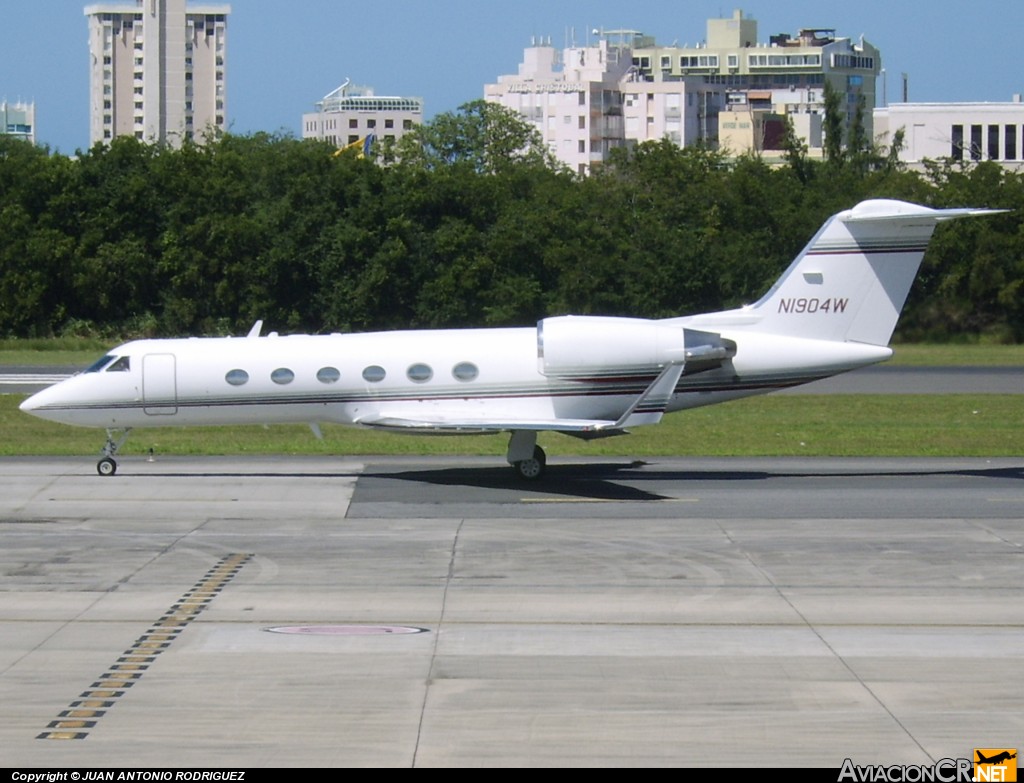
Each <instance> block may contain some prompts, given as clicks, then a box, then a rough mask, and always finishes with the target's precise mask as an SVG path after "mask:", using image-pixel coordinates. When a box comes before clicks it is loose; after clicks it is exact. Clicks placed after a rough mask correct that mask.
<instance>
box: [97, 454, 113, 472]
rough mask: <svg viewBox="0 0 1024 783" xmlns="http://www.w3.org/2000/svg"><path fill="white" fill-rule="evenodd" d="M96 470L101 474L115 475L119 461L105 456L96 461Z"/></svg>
mask: <svg viewBox="0 0 1024 783" xmlns="http://www.w3.org/2000/svg"><path fill="white" fill-rule="evenodd" d="M96 472H97V473H99V474H100V475H101V476H113V475H114V474H115V473H117V463H116V462H115V461H114V460H112V459H111V458H110V457H104V458H103V459H101V460H100V461H99V462H97V463H96Z"/></svg>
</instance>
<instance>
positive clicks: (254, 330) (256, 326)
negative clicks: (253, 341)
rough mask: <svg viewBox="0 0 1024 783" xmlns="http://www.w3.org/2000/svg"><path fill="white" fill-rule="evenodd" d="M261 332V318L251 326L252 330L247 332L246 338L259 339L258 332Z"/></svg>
mask: <svg viewBox="0 0 1024 783" xmlns="http://www.w3.org/2000/svg"><path fill="white" fill-rule="evenodd" d="M262 331H263V319H262V318H261V319H260V320H258V321H257V322H256V323H254V324H253V325H252V329H250V330H249V334H247V335H246V337H259V336H260V332H262Z"/></svg>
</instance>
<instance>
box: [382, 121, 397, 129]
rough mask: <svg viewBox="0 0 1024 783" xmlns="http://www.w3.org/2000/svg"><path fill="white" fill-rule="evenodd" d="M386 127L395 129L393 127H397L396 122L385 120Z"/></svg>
mask: <svg viewBox="0 0 1024 783" xmlns="http://www.w3.org/2000/svg"><path fill="white" fill-rule="evenodd" d="M384 127H385V128H393V127H395V121H394V120H384Z"/></svg>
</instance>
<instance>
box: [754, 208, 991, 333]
mask: <svg viewBox="0 0 1024 783" xmlns="http://www.w3.org/2000/svg"><path fill="white" fill-rule="evenodd" d="M1002 211H1005V210H998V209H931V208H929V207H921V206H918V205H916V204H908V203H907V202H904V201H892V200H888V199H875V200H871V201H862V202H861V203H860V204H858V205H857V206H855V207H854V208H853V209H849V210H846V211H845V212H840V213H839V214H837V215H833V216H832V217H831V218H829V219H828V221H827V222H826V223H825V225H824V226H822V227H821V230H820V231H818V233H817V235H816V236H815V237H814V239H812V240H811V241H810V242H809V243H808V245H807V247H805V248H804V249H803V251H802V252H801V253H800V255H798V256H797V257H796V260H794V261H793V263H792V264H791V265H790V267H789V269H787V270H786V271H785V273H784V274H783V275H782V277H780V278H779V280H778V282H776V283H775V285H774V286H772V289H771V290H770V291H769V292H768V293H767V294H765V296H764V297H763V298H762V299H761V300H760V301H758V302H757V303H756V304H754V305H753V306H752V308H751V309H752V310H753V312H754V313H756V315H757V316H759V318H758V323H757V327H756V329H757V331H759V332H768V333H771V334H782V335H791V336H797V337H812V338H816V339H820V340H834V341H840V342H844V341H852V342H860V343H868V344H871V345H882V346H884V345H888V343H889V338H891V337H892V333H893V330H894V329H895V328H896V321H897V319H898V318H899V316H900V311H901V310H902V309H903V303H904V302H905V301H906V299H907V294H908V293H909V292H910V286H911V285H912V284H913V282H914V277H915V276H916V275H917V269H918V267H919V266H920V264H921V259H922V258H923V257H924V251H925V250H926V249H927V247H928V242H929V240H930V239H931V236H932V232H933V231H934V230H935V226H936V225H937V224H938V223H939V222H940V221H942V220H950V219H953V218H959V217H970V216H974V215H985V214H992V213H996V212H1002Z"/></svg>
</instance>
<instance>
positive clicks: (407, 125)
mask: <svg viewBox="0 0 1024 783" xmlns="http://www.w3.org/2000/svg"><path fill="white" fill-rule="evenodd" d="M402 130H412V120H402Z"/></svg>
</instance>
